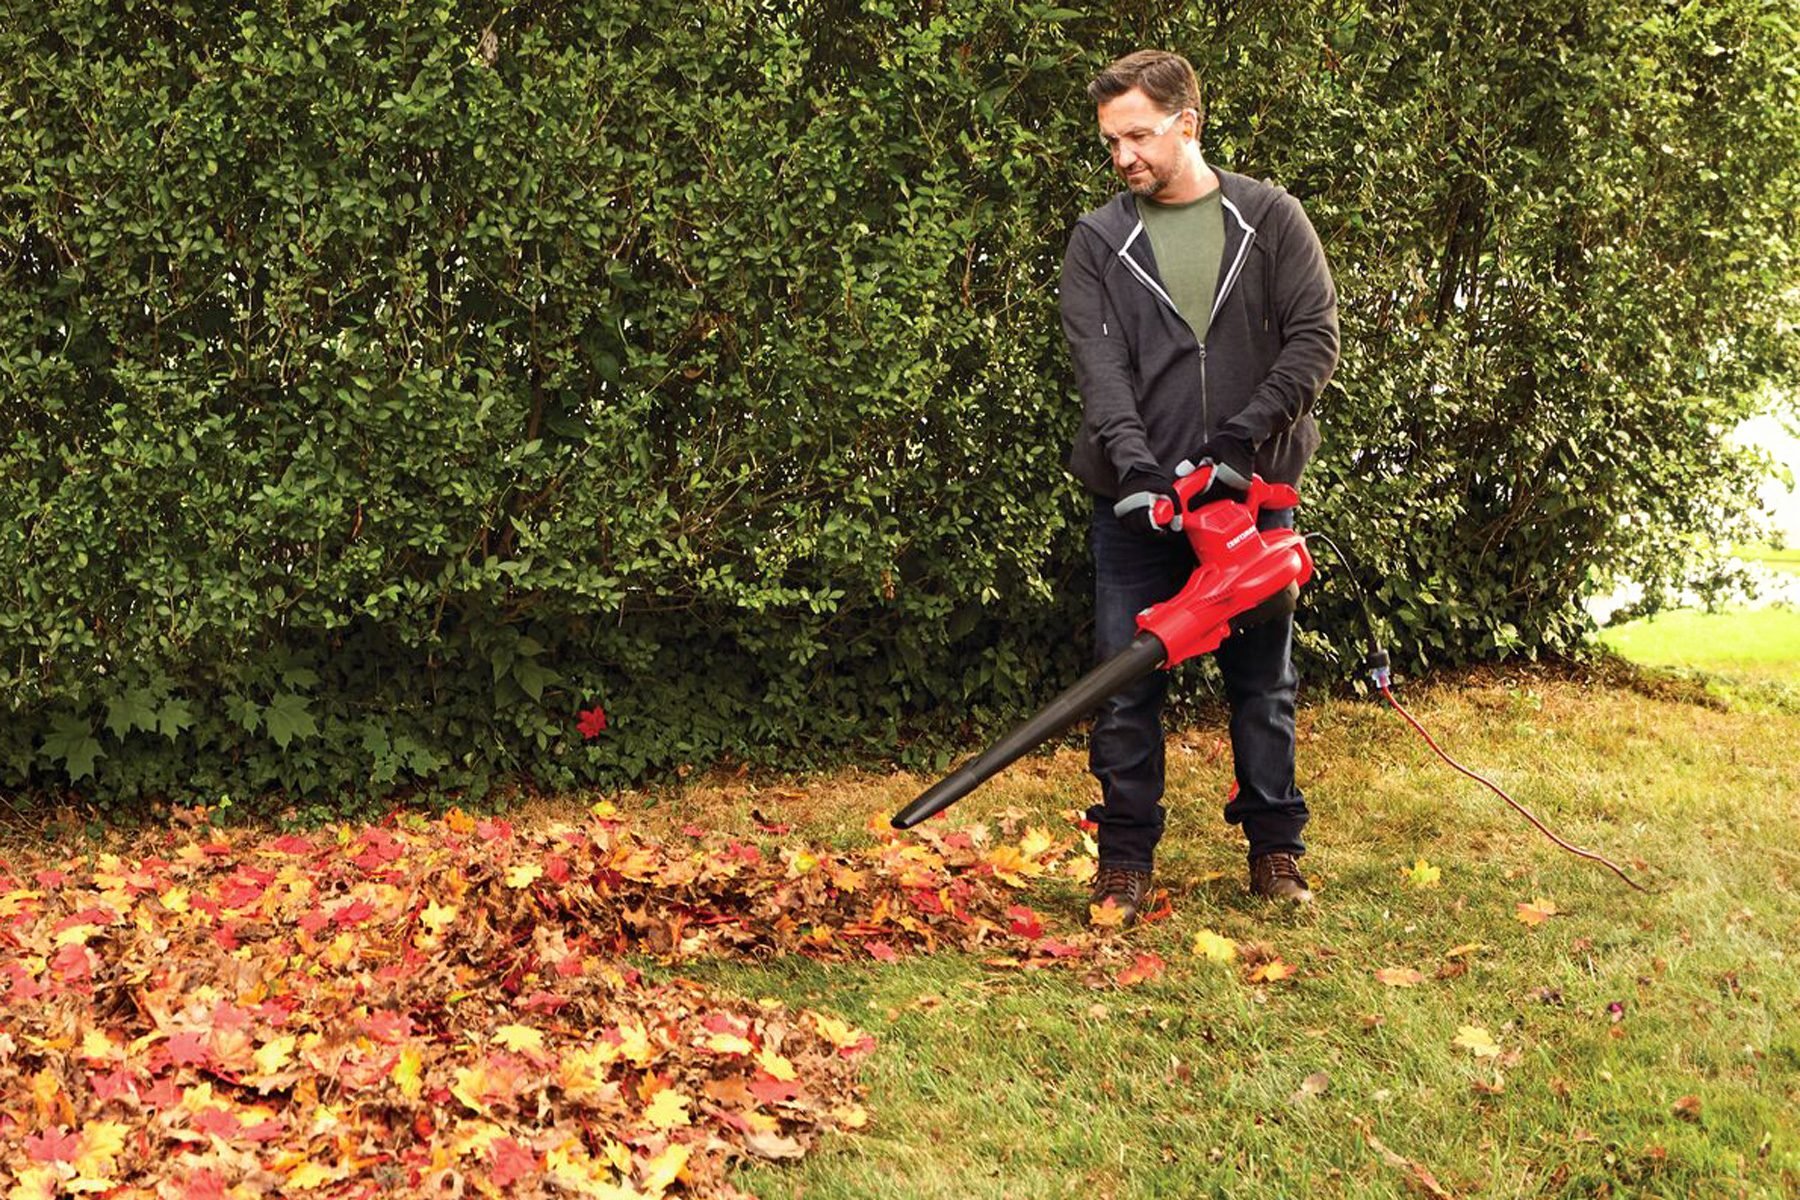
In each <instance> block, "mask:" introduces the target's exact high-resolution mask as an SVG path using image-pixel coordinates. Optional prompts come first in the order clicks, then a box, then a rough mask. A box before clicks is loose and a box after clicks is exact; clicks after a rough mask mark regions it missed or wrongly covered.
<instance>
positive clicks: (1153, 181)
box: [1125, 164, 1169, 200]
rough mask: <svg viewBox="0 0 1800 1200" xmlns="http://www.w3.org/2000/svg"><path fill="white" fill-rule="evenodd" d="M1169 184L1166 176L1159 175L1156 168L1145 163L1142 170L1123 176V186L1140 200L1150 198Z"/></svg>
mask: <svg viewBox="0 0 1800 1200" xmlns="http://www.w3.org/2000/svg"><path fill="white" fill-rule="evenodd" d="M1168 186H1169V180H1168V177H1167V176H1165V175H1159V174H1157V172H1156V168H1154V167H1152V166H1150V165H1148V164H1146V165H1145V166H1144V169H1143V170H1142V171H1139V172H1138V173H1136V174H1135V175H1127V176H1125V187H1126V189H1127V190H1128V191H1130V192H1131V194H1132V195H1134V196H1136V197H1137V198H1138V199H1140V200H1150V199H1153V198H1155V196H1156V194H1157V193H1158V192H1160V191H1162V190H1163V189H1164V188H1166V187H1168Z"/></svg>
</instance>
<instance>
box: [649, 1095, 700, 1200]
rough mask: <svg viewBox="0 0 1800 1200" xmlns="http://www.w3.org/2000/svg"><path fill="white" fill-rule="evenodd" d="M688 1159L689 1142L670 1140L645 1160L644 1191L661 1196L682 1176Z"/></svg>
mask: <svg viewBox="0 0 1800 1200" xmlns="http://www.w3.org/2000/svg"><path fill="white" fill-rule="evenodd" d="M662 1094H663V1095H667V1094H668V1093H667V1092H664V1093H662ZM684 1124H685V1122H684ZM687 1160H688V1146H687V1143H686V1142H670V1143H669V1144H668V1146H666V1147H665V1148H664V1149H663V1152H662V1153H661V1154H658V1155H657V1156H656V1157H655V1158H652V1159H648V1160H646V1161H645V1163H644V1167H643V1171H642V1173H641V1174H640V1176H639V1180H640V1182H641V1185H642V1189H643V1191H644V1192H645V1193H646V1194H648V1195H650V1196H661V1195H662V1194H663V1193H664V1192H666V1191H668V1190H669V1187H670V1185H672V1184H673V1183H674V1182H675V1180H676V1178H677V1177H678V1176H680V1174H681V1172H682V1169H683V1168H684V1167H686V1166H687Z"/></svg>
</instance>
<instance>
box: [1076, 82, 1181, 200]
mask: <svg viewBox="0 0 1800 1200" xmlns="http://www.w3.org/2000/svg"><path fill="white" fill-rule="evenodd" d="M1097 113H1098V116H1099V119H1100V138H1101V140H1102V141H1103V142H1105V144H1106V146H1107V149H1108V150H1109V151H1110V152H1111V154H1112V164H1113V170H1115V171H1117V172H1118V173H1119V178H1120V179H1122V180H1124V181H1125V186H1126V187H1128V188H1130V189H1131V191H1132V194H1133V195H1137V196H1143V197H1146V198H1148V197H1152V196H1155V195H1156V194H1157V193H1158V192H1161V191H1162V190H1163V189H1164V188H1166V187H1168V186H1169V184H1170V183H1172V182H1174V181H1175V180H1178V179H1180V178H1182V177H1183V176H1184V175H1186V174H1187V172H1188V171H1190V170H1191V169H1192V162H1191V160H1190V158H1189V156H1188V153H1187V145H1188V142H1189V141H1190V140H1191V139H1192V135H1193V130H1194V124H1195V120H1196V117H1195V114H1194V112H1193V110H1192V109H1183V110H1181V111H1179V112H1174V113H1171V112H1169V111H1167V110H1166V109H1163V108H1159V107H1158V106H1157V105H1156V103H1155V102H1154V101H1153V100H1151V99H1150V97H1148V96H1146V95H1144V93H1143V92H1141V91H1139V90H1138V89H1137V88H1132V89H1131V90H1130V91H1129V92H1126V93H1125V94H1124V95H1122V96H1117V97H1114V98H1113V99H1111V100H1108V101H1106V103H1104V104H1102V105H1100V107H1099V109H1098V110H1097Z"/></svg>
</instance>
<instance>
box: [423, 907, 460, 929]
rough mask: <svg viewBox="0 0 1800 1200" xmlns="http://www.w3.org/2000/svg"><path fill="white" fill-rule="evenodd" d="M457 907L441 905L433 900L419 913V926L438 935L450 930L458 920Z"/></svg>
mask: <svg viewBox="0 0 1800 1200" xmlns="http://www.w3.org/2000/svg"><path fill="white" fill-rule="evenodd" d="M456 917H457V907H456V905H454V904H439V903H438V902H437V901H436V900H433V901H432V902H431V903H430V904H427V905H426V906H425V907H424V909H423V910H422V911H421V912H420V913H419V924H421V925H423V926H424V927H425V928H426V930H427V931H429V932H431V933H433V934H438V933H442V932H444V930H446V929H448V928H449V927H450V925H451V924H452V923H453V922H454V921H455V920H456Z"/></svg>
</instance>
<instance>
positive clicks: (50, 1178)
mask: <svg viewBox="0 0 1800 1200" xmlns="http://www.w3.org/2000/svg"><path fill="white" fill-rule="evenodd" d="M60 1191H62V1172H61V1171H59V1170H58V1169H57V1167H56V1165H55V1164H54V1163H47V1164H45V1165H44V1166H41V1167H27V1168H26V1169H25V1170H23V1171H20V1172H19V1173H18V1175H17V1176H15V1177H14V1183H13V1186H12V1191H10V1192H8V1193H6V1200H56V1195H57V1193H58V1192H60Z"/></svg>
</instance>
